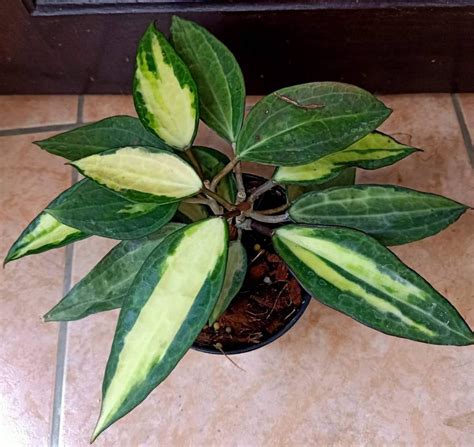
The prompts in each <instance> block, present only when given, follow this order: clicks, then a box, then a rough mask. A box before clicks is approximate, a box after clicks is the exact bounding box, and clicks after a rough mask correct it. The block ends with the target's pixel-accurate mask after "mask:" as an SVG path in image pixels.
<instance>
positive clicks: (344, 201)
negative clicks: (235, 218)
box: [289, 185, 467, 245]
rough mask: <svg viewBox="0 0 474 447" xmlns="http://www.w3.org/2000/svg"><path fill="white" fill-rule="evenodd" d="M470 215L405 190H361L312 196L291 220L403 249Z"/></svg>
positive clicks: (299, 204)
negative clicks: (360, 234) (356, 232)
mask: <svg viewBox="0 0 474 447" xmlns="http://www.w3.org/2000/svg"><path fill="white" fill-rule="evenodd" d="M466 209H467V207H466V206H465V205H462V204H461V203H458V202H455V201H453V200H450V199H448V198H446V197H443V196H438V195H435V194H429V193H424V192H419V191H414V190H412V189H408V188H401V187H399V186H391V185H387V186H378V185H356V186H346V187H337V188H331V189H328V190H325V191H320V192H310V193H307V194H305V195H303V196H301V197H300V198H299V199H298V200H297V201H296V202H295V203H294V204H293V205H292V206H291V208H290V210H289V214H290V217H291V218H292V219H293V220H294V221H295V222H298V223H309V224H323V225H337V226H343V227H351V228H355V229H357V230H361V231H363V232H365V233H368V234H370V235H372V236H374V237H375V238H376V239H378V240H379V241H380V242H382V243H383V244H385V245H399V244H405V243H407V242H412V241H417V240H419V239H423V238H425V237H428V236H431V235H433V234H436V233H438V232H440V231H441V230H443V229H444V228H446V227H447V226H448V225H450V224H452V223H453V222H455V221H456V220H457V219H458V218H459V216H461V214H463V213H464V211H466Z"/></svg>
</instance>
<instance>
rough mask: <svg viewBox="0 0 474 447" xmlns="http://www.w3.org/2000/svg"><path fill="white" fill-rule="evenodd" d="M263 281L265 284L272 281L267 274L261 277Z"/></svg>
mask: <svg viewBox="0 0 474 447" xmlns="http://www.w3.org/2000/svg"><path fill="white" fill-rule="evenodd" d="M263 282H264V283H265V284H271V283H272V279H271V278H270V277H269V276H265V278H263Z"/></svg>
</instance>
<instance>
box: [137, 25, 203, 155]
mask: <svg viewBox="0 0 474 447" xmlns="http://www.w3.org/2000/svg"><path fill="white" fill-rule="evenodd" d="M133 100H134V102H135V109H136V110H137V114H138V117H139V118H140V120H141V121H142V123H143V124H144V125H145V126H146V127H147V128H148V129H150V130H151V131H152V132H154V133H155V134H156V135H158V137H160V138H161V139H162V140H163V141H164V142H165V143H166V144H168V145H169V146H172V147H174V148H176V149H187V148H188V147H189V146H191V143H192V142H193V140H194V136H195V135H196V131H197V125H198V121H199V111H198V95H197V88H196V84H195V83H194V80H193V78H192V77H191V74H190V73H189V70H188V68H187V67H186V65H185V64H184V62H183V61H182V60H181V59H180V57H179V56H178V55H177V54H176V52H175V51H174V49H173V47H172V46H171V45H170V44H169V43H168V41H167V40H166V39H165V37H164V36H163V34H161V33H160V32H159V31H158V30H157V29H156V28H155V26H154V25H153V24H151V25H150V26H149V27H148V29H147V31H146V32H145V34H144V35H143V37H142V39H141V40H140V43H139V45H138V49H137V57H136V69H135V78H134V84H133Z"/></svg>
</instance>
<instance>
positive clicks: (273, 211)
mask: <svg viewBox="0 0 474 447" xmlns="http://www.w3.org/2000/svg"><path fill="white" fill-rule="evenodd" d="M289 207H290V204H289V203H285V204H284V205H280V206H277V207H276V208H270V209H268V210H258V212H259V213H260V214H265V215H267V216H268V215H270V214H278V213H281V212H282V211H286V210H287V209H288V208H289Z"/></svg>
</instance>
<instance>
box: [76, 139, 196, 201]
mask: <svg viewBox="0 0 474 447" xmlns="http://www.w3.org/2000/svg"><path fill="white" fill-rule="evenodd" d="M71 164H72V165H73V166H74V167H75V168H76V169H78V170H79V172H80V173H81V174H83V175H84V176H85V177H88V178H90V179H92V180H94V181H95V182H96V183H98V184H100V185H102V186H104V187H106V188H107V189H109V190H111V191H113V192H115V193H117V194H119V195H120V196H122V197H124V198H126V199H128V200H132V201H134V202H145V203H158V204H165V203H172V202H177V201H179V200H181V199H183V198H186V197H189V196H192V195H194V194H196V193H198V192H199V191H200V190H201V188H202V182H201V179H200V178H199V176H198V175H197V174H196V172H195V171H194V169H193V168H192V167H191V166H190V165H189V164H188V163H186V162H185V161H184V160H183V159H182V158H181V157H179V156H178V155H176V154H174V153H172V152H169V151H164V150H161V149H157V148H153V147H148V146H147V147H142V146H133V147H132V146H130V147H121V148H117V149H112V150H110V151H107V152H102V153H101V154H95V155H90V156H89V157H86V158H81V159H80V160H76V161H73V162H71Z"/></svg>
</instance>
